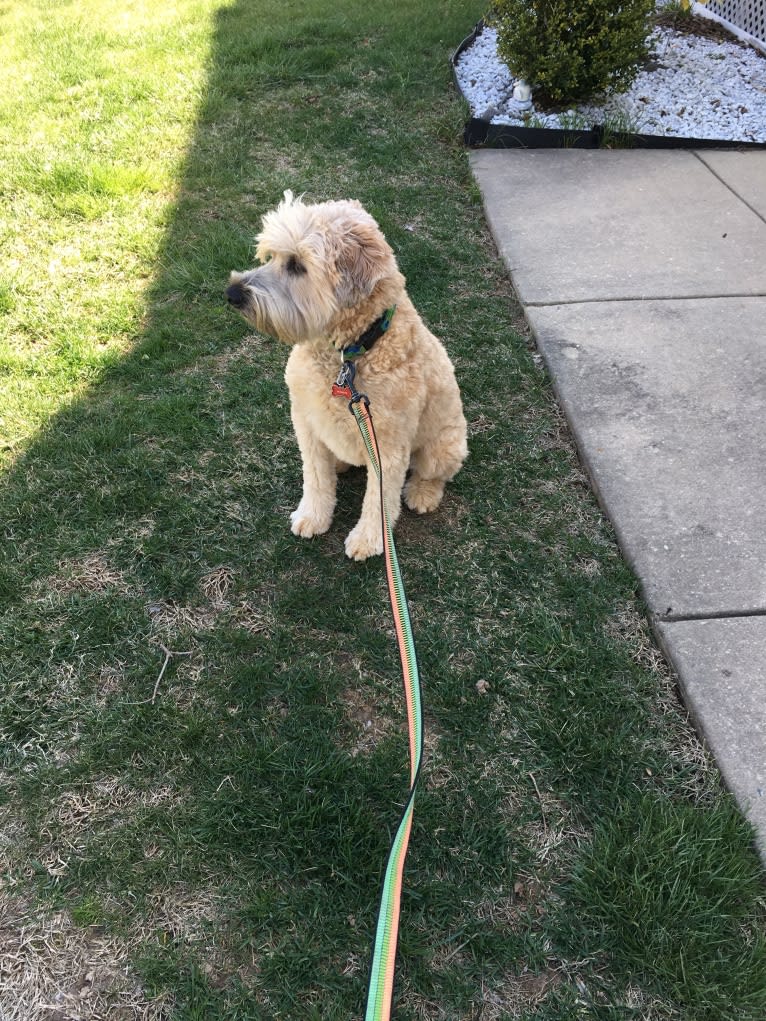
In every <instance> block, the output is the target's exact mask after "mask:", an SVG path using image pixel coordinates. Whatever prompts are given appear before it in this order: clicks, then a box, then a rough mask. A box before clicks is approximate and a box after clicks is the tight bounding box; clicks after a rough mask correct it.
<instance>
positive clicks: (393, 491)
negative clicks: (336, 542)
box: [346, 443, 409, 560]
mask: <svg viewBox="0 0 766 1021" xmlns="http://www.w3.org/2000/svg"><path fill="white" fill-rule="evenodd" d="M381 447H383V443H381ZM408 466H409V455H408V452H407V451H406V450H399V451H395V452H394V453H393V456H392V454H391V452H390V451H389V452H388V453H384V452H382V453H381V468H382V470H383V499H384V500H385V503H386V513H387V515H388V520H389V522H390V523H391V527H392V528H393V527H394V525H395V523H396V520H397V518H398V517H399V512H400V511H401V509H402V486H403V485H404V477H405V475H406V474H407V468H408ZM382 552H383V527H382V522H381V517H380V483H379V482H378V476H377V474H376V473H375V471H374V470H373V468H372V467H371V466H368V468H367V490H366V492H365V494H364V501H363V503H362V513H361V516H360V518H359V521H358V522H357V523H356V525H354V527H353V528H352V529H351V531H350V532H349V534H348V536H347V537H346V554H347V555H348V556H349V557H351V558H352V559H353V560H366V559H367V557H373V556H376V555H377V554H380V553H382Z"/></svg>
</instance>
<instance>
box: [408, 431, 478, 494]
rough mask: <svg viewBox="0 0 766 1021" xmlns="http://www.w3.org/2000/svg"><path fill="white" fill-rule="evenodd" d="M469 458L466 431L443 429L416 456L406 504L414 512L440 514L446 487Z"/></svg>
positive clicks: (413, 460) (412, 463)
mask: <svg viewBox="0 0 766 1021" xmlns="http://www.w3.org/2000/svg"><path fill="white" fill-rule="evenodd" d="M467 454H468V446H467V443H466V438H465V427H464V426H463V427H460V426H452V427H448V428H446V429H443V430H442V432H441V433H439V434H438V436H436V437H435V438H434V439H433V440H431V442H430V443H428V444H426V445H425V446H423V447H421V448H420V449H419V450H416V451H415V452H414V453H413V455H412V461H411V463H410V467H411V469H412V473H411V474H410V477H409V478H408V479H407V484H406V485H405V487H404V502H405V503H406V504H407V506H408V507H409V508H410V510H414V511H416V512H417V513H418V514H426V513H428V512H429V511H433V510H436V508H437V507H438V506H439V504H440V503H441V499H442V496H444V485H445V483H447V482H449V480H450V479H451V478H453V476H455V475H457V473H458V471H459V470H460V466H461V465H462V463H463V461H464V460H465V458H466V455H467Z"/></svg>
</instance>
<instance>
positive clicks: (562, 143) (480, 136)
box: [451, 21, 766, 149]
mask: <svg viewBox="0 0 766 1021" xmlns="http://www.w3.org/2000/svg"><path fill="white" fill-rule="evenodd" d="M483 28H484V22H483V21H479V22H478V23H477V25H476V27H475V28H474V30H473V32H471V34H470V35H467V36H466V37H465V39H464V40H463V41H462V43H461V44H460V45H459V46H458V48H457V49H456V50H455V52H454V53H453V54H452V60H451V64H452V77H453V80H454V82H455V88H456V89H457V90H458V92H459V93H460V95H461V96H463V98H464V99H465V98H466V97H465V96H464V95H463V90H462V89H461V88H460V82H459V81H458V77H457V69H456V65H457V61H458V58H459V57H460V54H461V53H462V52H463V50H467V49H468V47H469V46H470V45H471V44H472V43H473V42H474V41H475V39H476V37H477V36H478V35H480V34H481V32H482V29H483ZM463 141H464V142H465V144H466V145H467V146H470V147H472V148H477V147H478V146H482V147H484V148H487V149H766V142H732V141H730V140H728V139H727V140H723V139H720V140H719V139H713V138H681V137H679V136H678V135H639V134H634V133H632V132H622V131H611V130H605V129H604V128H603V127H602V125H600V124H594V125H593V127H592V128H591V129H590V130H589V131H579V130H571V131H567V130H564V129H562V128H525V127H522V126H521V125H516V124H493V123H492V122H491V121H485V120H483V119H482V118H481V117H471V118H470V119H469V120H468V121H467V122H466V125H465V128H464V129H463Z"/></svg>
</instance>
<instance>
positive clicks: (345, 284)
mask: <svg viewBox="0 0 766 1021" xmlns="http://www.w3.org/2000/svg"><path fill="white" fill-rule="evenodd" d="M256 254H257V257H258V259H259V261H260V262H261V263H263V265H261V266H259V267H258V268H257V269H253V270H251V271H249V272H246V273H232V274H231V280H230V284H229V288H228V290H227V292H226V295H227V298H228V300H229V302H230V303H231V304H232V305H234V306H235V307H236V308H238V309H239V310H240V311H241V312H242V314H243V315H244V317H245V319H247V320H248V321H249V322H250V323H252V324H253V326H255V327H256V328H257V329H258V330H261V331H262V332H264V333H267V334H270V335H271V336H274V337H277V338H278V339H279V340H282V341H285V342H286V343H288V344H291V345H293V348H292V351H291V352H290V356H289V358H288V360H287V368H286V370H285V380H286V381H287V385H288V387H289V390H290V401H291V415H292V420H293V426H294V428H295V435H296V437H297V440H298V446H299V447H300V452H301V457H302V459H303V497H302V499H301V501H300V503H299V504H298V507H297V509H296V510H295V511H293V513H292V515H291V521H292V530H293V532H294V533H295V534H296V535H301V536H304V537H306V538H308V537H311V536H313V535H319V534H320V533H322V532H326V531H327V529H328V528H329V527H330V523H331V521H332V515H333V510H334V508H335V488H336V481H337V474H338V472H339V471H341V470H343V469H344V468H345V467H347V466H348V465H365V464H367V454H366V451H365V447H364V443H363V441H362V438H361V435H360V433H359V429H358V427H357V424H356V421H355V419H354V416H353V415H351V414H350V413H349V408H348V397H346V398H344V397H343V396H334V395H333V392H332V389H333V383H334V382H336V377H338V373H339V370H340V368H341V362H342V357H343V355H342V352H343V351H344V349H347V348H349V346H350V345H357V347H356V349H354V348H352V349H351V352H349V351H346V355H345V357H346V358H349V357H351V356H352V354H353V355H354V362H353V364H354V367H355V369H356V371H357V375H356V381H355V389H356V390H358V391H361V392H362V393H365V394H366V395H367V396H368V397H369V400H370V410H371V413H372V416H373V421H374V425H375V431H376V434H377V438H378V446H379V448H380V457H381V463H382V464H381V466H382V470H383V499H384V500H385V503H386V510H387V512H388V515H389V519H390V521H391V525H392V527H393V524H394V522H395V521H396V519H397V518H398V517H399V511H400V509H401V495H402V488H404V499H405V502H406V504H407V506H408V507H410V508H411V509H412V510H414V511H417V512H418V513H420V514H423V513H425V512H426V511H432V510H434V509H435V508H436V507H438V505H439V502H440V501H441V498H442V495H443V493H444V484H445V482H447V481H448V480H449V479H451V478H452V477H453V476H454V475H455V474H456V473H457V471H458V470H459V468H460V466H461V464H462V463H463V461H464V460H465V457H466V454H467V453H468V448H467V444H466V422H465V418H464V416H463V408H462V404H461V401H460V392H459V390H458V386H457V383H456V381H455V373H454V370H453V368H452V364H451V362H450V360H449V358H448V356H447V353H446V351H445V350H444V347H443V346H442V344H441V342H440V341H439V340H437V338H436V337H435V336H434V335H433V334H432V333H430V332H429V330H428V329H427V328H426V326H425V325H424V324H423V322H422V320H421V318H420V316H419V315H418V313H417V312H416V311H415V308H414V306H413V304H412V302H411V301H410V299H409V297H408V295H407V291H406V290H405V280H404V277H403V276H402V274H401V273H400V272H399V268H398V266H397V264H396V259H395V258H394V254H393V252H392V251H391V248H390V247H389V245H388V243H387V242H386V239H385V238H384V237H383V234H382V233H381V231H380V228H379V227H378V225H377V223H376V222H375V220H373V218H372V217H371V216H370V215H369V213H367V212H365V210H364V209H363V208H362V207H361V205H360V204H359V203H358V202H355V201H339V202H322V203H320V204H318V205H306V204H304V203H303V202H302V201H301V200H300V199H294V198H293V195H292V193H291V192H289V191H286V192H285V197H284V201H283V202H281V203H280V205H279V206H278V208H277V209H276V210H273V211H272V212H270V213H267V214H266V216H264V218H263V230H262V232H261V234H260V235H259V236H258V247H257V251H256ZM394 306H395V310H394V312H393V314H392V312H391V310H392V309H394ZM386 312H387V313H388V315H387V316H386ZM360 346H361V349H362V350H361V351H359V347H360ZM408 469H409V470H410V476H409V479H408V480H407V482H406V484H405V477H406V475H407V471H408ZM382 551H383V539H382V531H381V516H380V491H379V486H378V481H377V476H376V475H375V473H374V471H372V469H368V476H367V491H366V494H365V497H364V502H363V505H362V513H361V517H360V518H359V522H358V523H357V524H356V526H355V527H354V528H353V529H352V530H351V532H350V534H349V535H348V537H347V539H346V553H347V554H348V555H349V556H350V557H353V558H354V559H355V560H364V559H365V558H366V557H369V556H372V555H373V554H376V553H382Z"/></svg>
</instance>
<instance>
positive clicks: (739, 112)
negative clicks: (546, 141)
mask: <svg viewBox="0 0 766 1021" xmlns="http://www.w3.org/2000/svg"><path fill="white" fill-rule="evenodd" d="M496 41H497V33H496V32H495V30H494V29H492V28H487V27H485V28H484V29H483V30H482V32H481V34H480V35H479V36H478V37H477V38H476V40H475V42H474V43H472V44H471V46H470V47H469V48H468V49H466V50H465V51H464V52H463V53H462V54H461V55H460V57H459V58H458V61H457V65H456V68H455V71H456V75H457V79H458V82H459V85H460V88H461V90H462V92H463V95H464V96H465V98H466V99H467V100H468V102H469V103H470V105H471V109H472V111H473V115H474V116H475V117H481V118H483V119H484V120H491V121H492V123H493V124H515V125H527V126H529V127H546V128H569V129H572V128H586V129H587V128H590V127H592V126H593V125H596V124H604V122H605V121H606V122H608V123H610V124H612V125H613V126H615V127H617V128H618V129H620V130H624V131H631V132H638V133H641V134H646V135H673V136H677V137H681V138H713V139H718V140H720V141H737V142H766V56H764V55H763V54H762V53H760V52H759V51H758V50H755V49H753V48H752V47H750V46H746V45H743V44H741V43H737V42H734V41H732V42H716V41H714V40H712V39H707V38H705V37H703V36H697V35H687V34H685V33H681V32H676V31H674V30H673V29H670V28H664V27H659V28H657V29H655V30H654V32H653V33H652V35H651V36H650V38H649V49H650V53H651V59H650V64H649V67H650V68H651V70H649V69H646V70H642V71H640V72H639V74H638V76H637V78H636V80H635V82H634V83H633V85H632V86H631V88H630V89H629V90H628V92H624V93H621V94H619V95H618V94H613V95H605V96H604V98H603V101H600V102H593V103H590V104H587V105H583V106H579V107H573V108H572V109H570V110H567V111H565V112H563V113H557V114H545V113H542V112H541V111H539V110H537V109H536V108H535V107H533V109H532V110H529V111H527V112H526V113H518V112H516V111H514V110H513V109H512V108H510V107H509V105H508V104H509V101H510V100H511V96H512V93H513V87H514V79H513V77H512V75H511V73H510V71H509V70H508V68H507V67H506V66H505V64H503V63H502V61H501V60H500V59H499V57H498V56H497V49H496ZM532 99H533V100H534V95H533V97H532Z"/></svg>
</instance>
